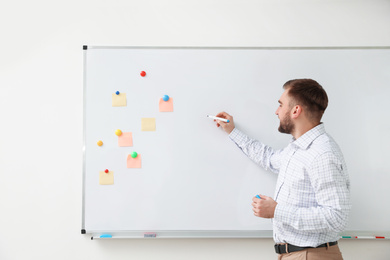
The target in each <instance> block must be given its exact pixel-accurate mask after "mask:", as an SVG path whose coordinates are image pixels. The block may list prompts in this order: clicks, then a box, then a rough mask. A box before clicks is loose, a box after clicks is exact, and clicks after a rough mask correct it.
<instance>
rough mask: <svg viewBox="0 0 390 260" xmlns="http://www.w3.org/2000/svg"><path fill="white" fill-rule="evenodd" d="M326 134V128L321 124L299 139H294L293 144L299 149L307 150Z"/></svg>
mask: <svg viewBox="0 0 390 260" xmlns="http://www.w3.org/2000/svg"><path fill="white" fill-rule="evenodd" d="M324 133H325V127H324V124H323V123H320V124H319V125H317V126H316V127H313V128H312V129H310V130H309V131H307V132H306V133H304V134H303V135H302V136H301V137H299V138H298V139H295V138H294V137H293V138H292V141H291V143H292V144H294V145H296V146H297V147H299V148H301V149H304V150H306V149H307V148H308V147H309V146H310V144H311V143H312V142H313V141H314V140H315V139H316V138H317V137H319V136H320V135H322V134H324Z"/></svg>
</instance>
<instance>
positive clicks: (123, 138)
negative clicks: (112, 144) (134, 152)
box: [118, 132, 133, 146]
mask: <svg viewBox="0 0 390 260" xmlns="http://www.w3.org/2000/svg"><path fill="white" fill-rule="evenodd" d="M118 145H119V146H133V134H132V133H131V132H127V133H122V134H121V135H120V136H118Z"/></svg>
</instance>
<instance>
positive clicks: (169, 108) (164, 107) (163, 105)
mask: <svg viewBox="0 0 390 260" xmlns="http://www.w3.org/2000/svg"><path fill="white" fill-rule="evenodd" d="M158 108H159V111H160V112H173V100H172V98H169V100H168V101H164V100H163V99H162V98H160V102H159V104H158Z"/></svg>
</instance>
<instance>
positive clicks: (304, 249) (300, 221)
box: [216, 79, 351, 260]
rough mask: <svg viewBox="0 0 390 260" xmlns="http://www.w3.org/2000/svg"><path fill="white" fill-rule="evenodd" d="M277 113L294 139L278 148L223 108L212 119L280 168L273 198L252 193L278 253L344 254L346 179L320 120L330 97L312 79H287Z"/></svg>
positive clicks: (260, 160) (252, 154) (257, 157)
mask: <svg viewBox="0 0 390 260" xmlns="http://www.w3.org/2000/svg"><path fill="white" fill-rule="evenodd" d="M283 88H284V92H283V94H282V96H281V97H280V99H279V104H280V105H279V107H278V109H277V110H276V115H277V116H278V117H279V120H280V126H279V131H280V132H281V133H286V134H291V135H292V137H293V138H292V141H291V142H290V143H289V145H288V146H287V147H286V148H284V149H282V150H273V149H272V148H271V147H269V146H267V145H265V144H263V143H261V142H259V141H257V140H254V139H251V138H249V137H248V136H246V135H245V134H244V133H242V132H241V131H240V130H238V129H237V128H235V125H234V121H233V117H232V116H231V115H229V114H227V113H225V112H221V113H219V114H218V115H217V117H222V118H226V119H229V123H225V122H222V121H220V120H216V122H217V126H218V127H219V126H221V127H222V128H223V129H224V130H225V131H226V132H227V133H228V134H229V137H230V139H231V140H233V141H234V142H235V143H236V144H237V146H238V147H239V148H240V149H241V150H242V151H243V152H244V153H245V154H246V155H247V156H248V157H249V158H250V159H252V160H253V161H254V162H256V163H257V164H259V165H260V166H262V167H264V168H265V169H266V170H270V171H272V172H274V173H277V174H278V179H277V183H276V189H275V195H274V199H272V198H270V197H268V196H265V195H260V197H261V199H258V198H256V197H254V198H253V203H252V206H253V212H254V215H255V216H257V217H262V218H272V219H273V220H272V222H273V237H274V240H275V243H276V244H275V251H276V253H278V254H279V255H278V257H279V258H278V259H309V260H310V259H342V256H341V253H340V250H339V248H338V245H337V239H338V233H339V232H341V231H342V230H344V228H345V227H346V224H347V220H348V215H349V211H350V208H351V203H350V183H349V177H348V173H347V167H346V164H345V161H344V158H343V155H342V153H341V151H340V148H339V147H338V145H337V144H336V142H335V141H334V140H333V139H332V137H330V136H329V135H328V134H327V133H326V132H325V128H324V124H323V123H321V118H322V115H323V113H324V111H325V109H326V107H327V106H328V97H327V94H326V92H325V90H324V89H323V88H322V86H321V85H320V84H318V83H317V82H316V81H314V80H312V79H296V80H290V81H288V82H286V83H285V84H284V86H283Z"/></svg>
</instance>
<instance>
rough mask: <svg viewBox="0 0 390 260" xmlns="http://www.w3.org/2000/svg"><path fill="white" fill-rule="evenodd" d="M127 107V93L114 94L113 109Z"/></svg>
mask: <svg viewBox="0 0 390 260" xmlns="http://www.w3.org/2000/svg"><path fill="white" fill-rule="evenodd" d="M126 105H127V101H126V93H120V94H119V95H117V94H115V93H114V94H112V106H113V107H125V106H126Z"/></svg>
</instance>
